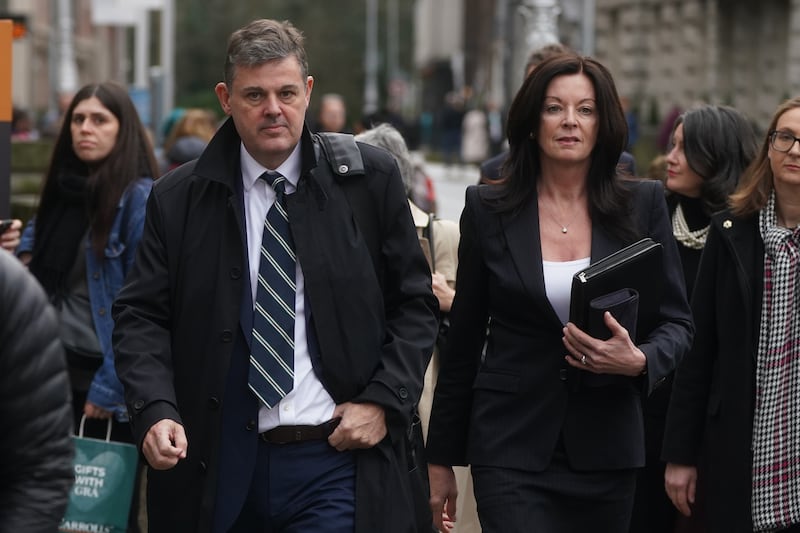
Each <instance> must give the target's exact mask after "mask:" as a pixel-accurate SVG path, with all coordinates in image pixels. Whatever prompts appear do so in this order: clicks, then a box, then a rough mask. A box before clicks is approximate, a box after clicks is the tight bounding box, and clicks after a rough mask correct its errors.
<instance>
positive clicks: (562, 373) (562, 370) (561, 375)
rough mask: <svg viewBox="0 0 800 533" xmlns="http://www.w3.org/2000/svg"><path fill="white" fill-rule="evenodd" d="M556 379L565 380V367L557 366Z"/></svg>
mask: <svg viewBox="0 0 800 533" xmlns="http://www.w3.org/2000/svg"><path fill="white" fill-rule="evenodd" d="M558 379H560V380H561V381H567V369H566V368H559V369H558Z"/></svg>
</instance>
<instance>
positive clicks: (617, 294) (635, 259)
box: [569, 238, 664, 342]
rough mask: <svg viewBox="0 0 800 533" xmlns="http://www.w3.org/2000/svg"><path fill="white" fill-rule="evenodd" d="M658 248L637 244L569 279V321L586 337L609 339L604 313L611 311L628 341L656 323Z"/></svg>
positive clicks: (659, 277) (660, 267)
mask: <svg viewBox="0 0 800 533" xmlns="http://www.w3.org/2000/svg"><path fill="white" fill-rule="evenodd" d="M661 256H662V248H661V244H660V243H657V242H655V241H653V240H652V239H650V238H646V239H642V240H640V241H637V242H635V243H633V244H631V245H630V246H627V247H625V248H622V249H621V250H619V251H617V252H614V253H613V254H611V255H609V256H607V257H604V258H603V259H600V260H599V261H597V262H595V263H593V264H591V265H589V266H588V267H587V268H585V269H583V270H581V271H580V272H578V273H576V274H575V276H573V278H572V293H571V295H570V306H569V320H570V322H572V323H574V324H575V325H576V326H578V327H579V328H581V329H582V330H584V331H586V332H587V333H588V334H589V335H591V336H593V337H596V338H600V339H603V340H605V339H608V338H609V337H610V335H611V333H610V332H609V331H608V328H607V327H606V326H605V322H604V320H603V313H604V312H605V311H610V312H611V314H612V315H613V316H614V318H615V319H617V321H618V322H620V324H622V326H623V327H625V328H626V329H627V330H628V332H629V334H630V337H631V339H632V340H633V341H634V342H636V339H637V338H643V337H642V334H643V333H644V334H646V333H647V332H648V331H649V330H650V329H652V328H653V327H655V325H656V324H657V323H658V308H659V305H660V303H661V295H662V279H663V277H664V276H663V268H664V267H663V263H662V258H661Z"/></svg>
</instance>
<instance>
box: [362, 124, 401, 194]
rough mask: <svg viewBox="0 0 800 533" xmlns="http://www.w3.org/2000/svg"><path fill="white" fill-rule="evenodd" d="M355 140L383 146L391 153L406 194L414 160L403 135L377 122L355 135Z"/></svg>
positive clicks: (387, 125) (393, 128)
mask: <svg viewBox="0 0 800 533" xmlns="http://www.w3.org/2000/svg"><path fill="white" fill-rule="evenodd" d="M356 140H357V141H361V142H363V143H366V144H371V145H373V146H377V147H379V148H383V149H384V150H386V151H387V152H389V153H390V154H392V156H393V157H394V160H395V161H397V167H398V168H399V169H400V176H401V177H402V178H403V185H405V187H406V196H408V194H409V193H410V192H411V185H412V183H413V179H414V162H413V161H412V160H411V154H410V153H409V151H408V146H407V145H406V141H405V139H403V135H402V134H401V133H400V132H399V131H397V129H395V127H394V126H391V125H389V124H379V125H377V126H375V127H374V128H371V129H368V130H366V131H363V132H361V133H359V134H358V135H356Z"/></svg>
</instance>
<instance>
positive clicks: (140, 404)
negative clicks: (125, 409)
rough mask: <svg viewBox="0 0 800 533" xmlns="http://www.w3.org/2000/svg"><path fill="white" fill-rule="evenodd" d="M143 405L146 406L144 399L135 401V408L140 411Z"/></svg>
mask: <svg viewBox="0 0 800 533" xmlns="http://www.w3.org/2000/svg"><path fill="white" fill-rule="evenodd" d="M142 407H144V400H136V401H135V402H133V408H134V409H136V410H137V411H139V410H140V409H141V408H142Z"/></svg>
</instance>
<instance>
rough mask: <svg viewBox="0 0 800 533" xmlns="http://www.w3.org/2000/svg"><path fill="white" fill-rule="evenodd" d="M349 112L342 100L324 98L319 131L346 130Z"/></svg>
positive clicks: (321, 106) (320, 112) (320, 111)
mask: <svg viewBox="0 0 800 533" xmlns="http://www.w3.org/2000/svg"><path fill="white" fill-rule="evenodd" d="M346 120H347V112H346V110H345V107H344V101H343V100H342V99H340V98H323V100H322V102H321V105H320V110H319V131H333V132H340V131H342V130H343V129H344V125H345V121H346Z"/></svg>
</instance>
